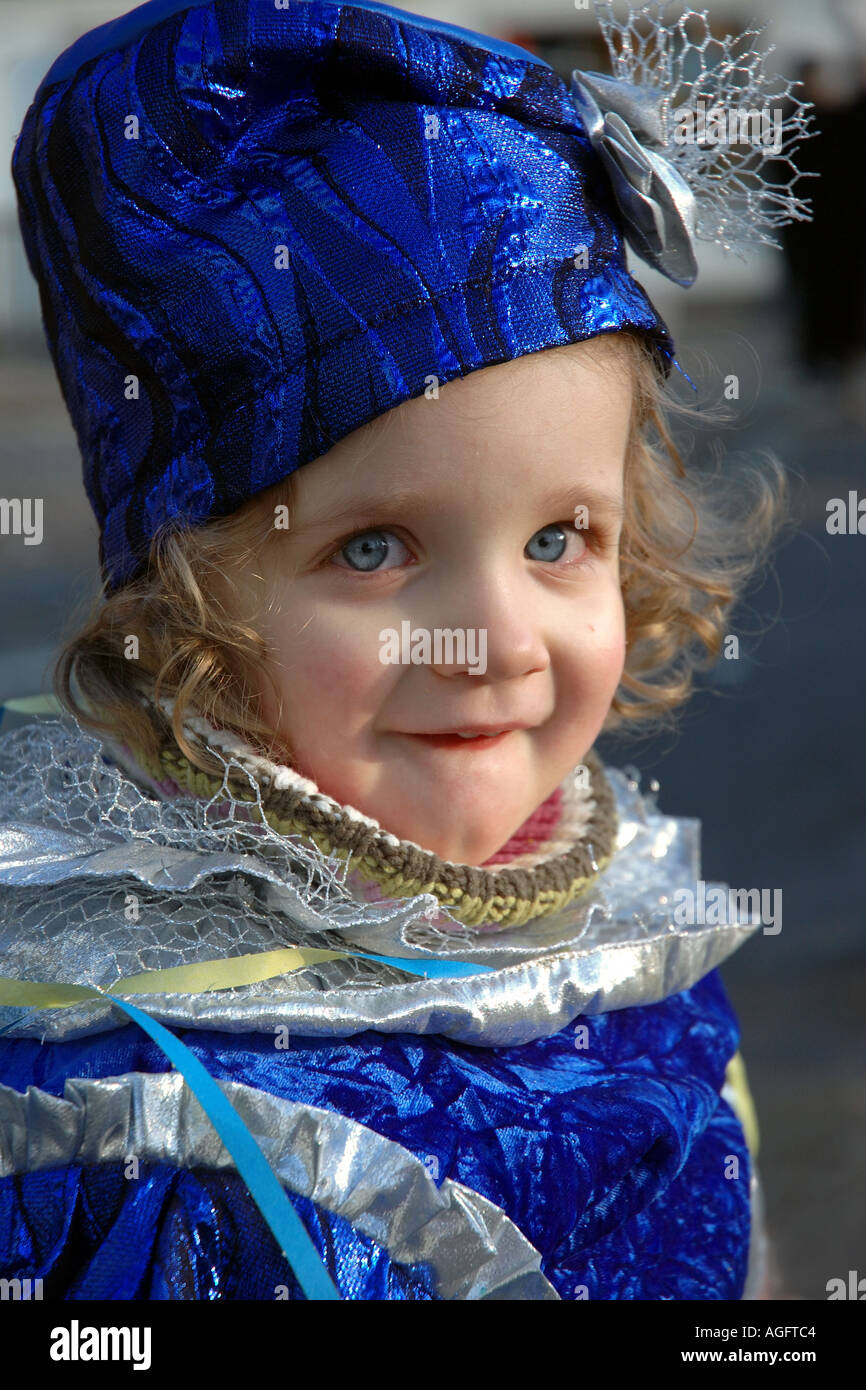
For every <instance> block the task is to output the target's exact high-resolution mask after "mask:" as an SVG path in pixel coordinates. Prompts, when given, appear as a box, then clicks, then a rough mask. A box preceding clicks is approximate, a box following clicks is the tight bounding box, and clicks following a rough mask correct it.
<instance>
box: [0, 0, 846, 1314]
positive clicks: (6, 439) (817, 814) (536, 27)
mask: <svg viewBox="0 0 866 1390" xmlns="http://www.w3.org/2000/svg"><path fill="white" fill-rule="evenodd" d="M702 3H706V0H702ZM133 8H135V7H134V6H133V5H130V4H125V3H124V0H0V20H2V24H0V142H2V148H3V149H4V150H5V151H6V154H5V156H4V160H3V167H2V168H0V496H2V497H9V496H19V497H20V496H29V497H41V498H43V499H44V527H45V530H44V539H43V542H42V544H41V545H28V546H25V545H24V544H23V542H22V539H21V538H20V537H14V536H8V537H2V538H0V702H2V701H3V700H4V699H9V698H11V697H20V696H29V695H34V694H36V693H38V692H40V691H48V690H50V688H51V661H52V656H53V653H54V652H55V650H56V647H57V643H58V641H59V640H60V638H61V637H62V636H63V635H64V634H65V633H67V632H71V631H72V630H73V629H74V627H75V625H76V623H77V621H78V620H79V619H80V618H81V617H82V616H83V614H84V612H85V611H86V609H87V606H88V604H89V601H90V600H91V598H92V596H93V595H94V594H95V593H96V592H97V590H98V570H97V564H96V554H97V531H96V525H95V522H94V520H93V517H92V515H91V512H90V510H89V507H88V505H87V502H86V499H85V496H84V491H83V488H82V485H81V478H80V459H79V456H78V452H77V446H76V442H75V437H74V434H73V431H72V427H71V425H70V422H69V418H68V416H67V414H66V411H65V407H64V405H63V402H62V399H61V396H60V392H59V388H58V385H57V382H56V379H55V377H54V373H53V368H52V366H51V362H50V359H49V356H48V352H47V348H46V345H45V340H44V337H43V333H42V326H41V321H40V311H39V303H38V297H37V293H36V288H35V284H34V282H33V280H32V278H31V276H30V273H29V270H28V267H27V264H26V261H25V257H24V252H23V248H22V245H21V240H20V234H19V230H18V224H17V214H16V208H15V198H14V190H13V186H12V180H11V175H10V172H9V159H10V158H11V153H12V146H13V143H14V140H15V137H16V135H17V132H18V130H19V127H20V124H21V121H22V119H23V116H24V113H25V111H26V109H27V106H28V105H29V103H30V101H31V99H32V97H33V95H34V93H35V90H36V88H37V86H38V84H39V82H40V81H41V79H42V77H43V76H44V74H45V73H46V71H47V70H48V68H49V67H50V65H51V63H52V62H53V60H54V58H55V57H56V56H57V55H58V54H59V53H60V52H61V51H62V50H63V49H65V48H66V47H68V46H69V44H70V43H72V42H73V41H74V40H75V39H76V38H77V37H78V36H79V35H80V34H82V33H84V32H85V31H87V30H89V29H91V28H93V27H95V26H96V25H98V24H102V23H105V22H106V21H108V20H110V19H113V18H116V17H117V16H118V15H120V14H123V13H125V12H126V11H128V10H130V9H133ZM402 8H405V9H408V10H412V11H414V12H415V13H419V14H424V15H429V16H432V17H434V18H436V19H441V20H445V21H448V22H451V23H455V24H461V25H463V26H465V27H467V28H472V29H476V30H479V31H481V32H483V33H486V34H491V35H495V36H497V37H499V38H504V39H507V40H509V41H511V42H517V43H520V44H522V45H523V46H525V47H527V48H530V49H531V50H532V51H534V52H536V53H538V54H539V55H540V56H542V57H544V58H545V59H546V60H547V61H548V62H550V63H551V64H552V65H553V66H554V67H555V68H556V69H557V71H559V72H560V73H561V75H562V76H563V77H565V78H566V79H567V78H568V77H569V75H570V72H571V70H572V68H574V67H581V68H587V69H601V70H607V67H608V64H607V61H606V52H605V49H604V46H603V44H602V42H601V40H600V38H599V37H598V33H597V27H596V23H595V19H594V17H593V15H592V11H591V6H585V5H584V3H583V0H533V4H532V5H531V6H529V5H527V4H526V3H525V0H495V3H494V0H454V2H453V3H447V4H446V3H440V0H426V3H423V4H420V5H415V4H405V5H404V6H403V7H402ZM709 9H710V14H711V18H712V22H713V30H714V33H715V34H716V35H718V36H720V37H723V36H724V35H725V34H726V33H729V32H733V31H735V30H738V29H740V28H742V27H745V26H746V25H747V24H748V23H749V21H750V20H751V19H753V18H755V17H757V18H759V19H766V20H769V21H770V23H771V32H770V35H769V37H770V39H771V40H772V41H773V42H775V44H776V46H777V55H776V63H777V66H778V69H779V71H781V72H784V73H786V74H787V75H791V76H799V77H800V78H801V79H802V81H803V82H804V86H805V95H807V96H808V97H809V98H810V99H811V100H812V101H814V102H815V103H816V107H817V115H816V124H817V126H818V128H819V130H820V132H821V133H820V135H819V136H818V137H816V138H815V139H814V140H812V141H809V142H808V144H807V145H805V146H803V147H802V151H801V154H800V157H799V160H798V163H799V166H800V167H801V168H803V169H810V170H814V171H816V172H820V174H821V178H820V179H817V180H811V181H810V183H809V186H808V187H807V186H806V185H805V184H802V185H801V186H800V191H801V192H804V193H805V194H806V195H808V196H809V197H811V198H812V199H813V204H814V211H815V219H814V222H813V223H812V224H811V225H806V224H801V225H799V226H797V227H795V228H794V229H792V231H791V232H790V233H789V234H786V236H785V240H784V250H783V252H778V251H773V250H762V251H761V252H759V253H758V254H755V255H751V256H750V259H749V261H748V263H747V264H746V263H743V262H740V261H739V260H737V259H735V258H733V257H728V256H725V254H724V253H723V252H721V251H716V250H715V248H712V247H709V248H703V249H702V255H701V272H700V275H699V277H698V280H697V283H696V285H695V287H694V288H692V289H691V290H689V291H683V290H679V289H677V287H676V286H674V285H673V284H672V283H671V282H670V281H668V280H665V279H664V278H662V277H661V276H659V275H657V274H655V273H654V272H652V271H650V270H648V269H647V268H646V267H645V266H644V265H643V264H642V263H640V262H637V263H634V266H633V268H634V272H635V274H636V276H637V278H638V279H639V280H640V281H641V282H642V283H643V284H644V285H645V287H646V289H647V291H648V292H649V294H650V296H651V297H652V298H653V300H654V301H655V303H656V304H657V306H658V307H659V309H660V310H661V312H662V314H663V315H664V316H665V317H666V319H667V321H668V323H669V324H670V326H671V328H672V330H673V332H674V336H675V338H676V339H677V342H678V349H679V354H678V355H679V361H680V363H681V365H682V367H683V368H684V370H685V371H686V372H687V373H688V374H689V375H690V376H691V377H693V378H694V380H695V381H697V382H699V383H700V389H701V396H702V399H703V400H704V401H706V402H709V403H710V404H713V403H718V404H725V403H726V402H725V401H724V397H723V390H724V382H725V378H726V377H729V376H730V375H731V374H735V375H736V376H737V377H738V378H739V383H740V398H739V400H738V401H736V402H731V403H728V405H729V409H730V410H731V411H732V421H731V424H730V425H729V426H728V427H726V428H725V430H724V431H721V432H720V431H718V429H716V430H715V431H713V430H706V431H698V432H697V433H696V434H695V435H694V438H693V439H692V441H691V446H692V452H693V458H694V461H695V466H696V467H701V466H704V464H705V463H706V462H707V461H708V460H710V459H711V458H715V457H717V455H718V451H719V448H720V447H724V449H725V450H726V451H727V454H728V455H729V456H734V455H748V454H750V453H753V452H755V451H758V450H769V451H772V452H773V453H775V454H776V455H777V456H778V457H779V458H780V459H781V460H782V461H783V462H784V463H785V464H786V466H787V468H788V470H789V473H790V475H791V481H792V487H793V494H794V512H795V517H796V521H797V526H796V530H795V532H794V534H793V535H792V536H791V537H789V538H788V540H787V541H786V543H785V544H784V545H783V546H782V547H781V548H780V549H779V550H778V552H777V555H776V557H775V563H774V567H773V569H772V570H771V571H770V572H769V573H768V574H767V575H766V576H764V578H763V579H762V581H761V582H760V583H759V584H758V585H757V586H756V587H755V588H754V589H753V591H752V592H751V593H750V595H749V596H748V600H747V602H746V603H745V604H744V605H743V607H742V609H741V611H740V612H738V613H737V614H735V615H734V617H733V620H732V622H731V628H730V630H731V632H732V633H735V634H737V635H738V636H739V638H740V657H739V660H737V661H730V660H722V661H720V663H719V666H718V667H717V668H716V670H715V671H713V672H711V673H709V674H708V675H707V676H706V677H704V678H703V679H702V681H701V684H700V689H699V692H698V694H697V695H696V696H695V698H694V699H693V701H692V702H691V704H690V705H689V706H688V708H687V711H686V713H685V714H684V715H683V717H682V719H681V723H680V728H679V732H678V733H677V734H669V735H665V736H663V737H656V738H653V739H641V740H639V741H631V740H629V741H628V742H627V743H623V742H622V741H617V742H615V741H613V740H607V741H606V742H605V743H604V745H603V746H602V752H603V753H604V754H605V756H606V758H607V761H608V762H611V763H614V764H615V765H619V766H623V765H626V764H631V765H633V766H634V767H635V768H637V769H638V770H639V772H640V774H641V778H642V782H643V784H644V785H646V784H647V783H648V782H649V781H650V780H651V779H653V778H655V779H657V780H658V782H659V784H660V792H659V796H658V800H659V805H660V807H661V809H662V810H664V811H666V812H669V813H671V814H675V815H683V816H694V817H698V818H700V820H701V821H702V823H703V843H704V861H703V872H704V877H705V879H707V880H719V881H723V882H726V883H729V884H731V885H732V886H734V887H738V888H751V887H760V888H767V889H769V890H771V891H772V890H773V889H781V890H782V893H783V905H784V906H783V912H784V917H783V929H782V931H781V933H780V934H779V935H777V936H770V935H766V936H764V935H762V934H761V933H760V932H758V933H757V934H756V935H755V936H753V937H752V939H751V940H750V941H749V942H748V943H747V944H746V946H744V947H743V948H742V949H741V950H740V951H739V952H738V954H737V955H736V956H735V957H734V958H733V959H732V960H731V961H730V962H729V963H728V964H727V965H726V966H725V967H723V971H722V974H723V977H724V979H725V981H726V984H727V986H728V989H729V991H730V994H731V996H732V999H733V1002H734V1005H735V1007H736V1009H737V1011H738V1014H739V1017H740V1022H741V1028H742V1047H743V1053H744V1056H745V1060H746V1065H747V1068H748V1073H749V1078H750V1082H751V1086H752V1090H753V1094H754V1097H755V1102H756V1106H757V1110H758V1118H759V1122H760V1126H761V1140H762V1143H761V1153H760V1157H759V1167H760V1170H761V1174H762V1178H763V1182H764V1186H765V1189H766V1201H767V1208H768V1224H769V1228H770V1233H771V1237H772V1239H773V1242H774V1246H775V1251H776V1257H777V1262H778V1266H779V1272H780V1280H781V1283H780V1286H779V1289H778V1292H779V1294H780V1296H783V1297H787V1298H792V1299H824V1298H826V1285H827V1281H828V1280H829V1279H831V1278H839V1277H841V1278H843V1279H846V1280H847V1276H848V1271H849V1270H857V1271H858V1272H859V1276H860V1277H863V1276H866V1181H864V1178H866V797H864V787H866V751H864V749H866V740H864V699H863V692H864V690H866V622H864V609H866V602H864V600H866V535H857V534H855V535H830V534H828V532H827V527H826V521H827V505H828V502H829V501H830V499H832V498H843V499H846V500H847V499H848V497H849V493H851V492H855V493H856V494H857V496H858V497H864V498H866V478H864V457H866V289H864V283H866V271H864V242H866V207H864V202H866V194H864V188H866V177H864V175H866V170H864V153H863V152H864V149H866V141H864V133H866V132H864V125H866V115H864V113H866V0H842V2H841V3H832V2H830V3H827V0H824V3H822V4H821V5H816V4H814V2H813V0H747V3H743V4H740V3H738V2H737V0H709ZM720 440H721V445H720ZM858 489H859V492H858ZM864 529H866V521H864Z"/></svg>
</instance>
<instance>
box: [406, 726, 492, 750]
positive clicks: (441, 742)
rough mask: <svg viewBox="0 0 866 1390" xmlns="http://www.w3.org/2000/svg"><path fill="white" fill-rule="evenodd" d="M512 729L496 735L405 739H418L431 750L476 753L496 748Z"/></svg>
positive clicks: (453, 734) (426, 736)
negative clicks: (446, 749) (470, 750)
mask: <svg viewBox="0 0 866 1390" xmlns="http://www.w3.org/2000/svg"><path fill="white" fill-rule="evenodd" d="M513 732H514V730H513V729H502V730H501V731H500V732H499V733H497V734H474V733H470V732H469V731H468V730H467V732H466V733H459V734H458V733H451V734H407V735H406V737H407V738H414V739H420V740H422V742H424V743H426V744H428V745H429V746H430V747H431V748H469V749H472V750H473V751H475V752H477V750H478V749H480V748H496V747H498V746H499V744H500V743H502V742H503V741H504V740H505V739H506V738H508V735H509V734H510V733H513Z"/></svg>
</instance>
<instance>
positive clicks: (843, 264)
mask: <svg viewBox="0 0 866 1390" xmlns="http://www.w3.org/2000/svg"><path fill="white" fill-rule="evenodd" d="M799 78H800V81H801V82H802V83H803V87H802V89H800V90H799V92H798V95H800V96H801V97H804V98H805V99H807V100H809V101H811V102H813V103H814V105H815V112H814V117H813V121H814V126H815V128H816V129H817V132H818V133H817V134H815V135H814V136H813V137H812V138H811V139H810V140H806V141H804V142H803V143H802V145H801V146H800V150H799V153H798V156H797V164H798V167H799V168H800V169H802V170H804V171H806V170H809V171H812V172H814V173H816V174H818V175H819V177H818V178H810V179H809V180H808V183H806V182H804V183H803V184H802V185H801V188H802V191H803V193H804V195H805V196H806V197H808V198H809V199H810V201H811V203H812V213H813V221H812V222H794V223H792V224H791V225H790V226H788V227H785V228H783V243H784V248H785V254H786V259H787V263H788V268H789V272H790V278H791V284H792V289H793V292H794V297H795V302H796V310H795V312H796V315H797V349H798V357H799V361H800V363H801V365H802V366H803V367H804V368H805V369H806V370H807V371H808V372H809V373H810V374H812V373H814V374H816V375H818V376H822V377H825V378H830V379H831V382H830V384H833V385H840V386H841V385H842V384H843V382H844V381H845V380H846V379H847V378H848V377H849V376H850V374H851V373H855V374H859V372H860V371H861V369H862V367H863V363H864V357H866V180H864V162H866V161H864V149H866V83H864V80H863V73H862V71H861V72H859V73H858V80H857V84H856V88H855V92H854V95H853V96H852V95H851V93H850V91H846V90H845V88H844V87H843V86H841V85H840V84H839V83H838V81H835V80H834V79H833V77H832V75H831V74H830V72H828V70H827V69H826V68H825V67H824V65H823V64H821V63H820V62H815V61H811V60H810V61H809V62H806V63H804V64H802V66H801V68H800V73H799Z"/></svg>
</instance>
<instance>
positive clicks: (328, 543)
mask: <svg viewBox="0 0 866 1390" xmlns="http://www.w3.org/2000/svg"><path fill="white" fill-rule="evenodd" d="M620 353H621V348H620V347H619V345H618V344H616V343H614V342H612V341H610V340H608V341H607V342H598V341H596V342H590V343H585V344H580V345H579V346H577V347H569V348H566V349H561V348H560V349H554V350H552V351H546V352H543V353H539V354H536V355H534V356H532V357H522V358H518V359H517V360H516V361H513V362H508V363H504V364H502V365H499V366H494V367H488V368H485V369H483V370H480V371H476V372H473V373H471V374H470V375H469V376H467V377H464V378H461V379H459V380H456V381H453V382H449V383H448V384H447V385H445V386H444V387H442V388H441V389H440V393H439V398H438V399H425V398H423V397H421V398H416V399H414V400H412V401H407V402H406V403H404V404H403V405H401V406H399V407H397V408H396V409H395V410H393V411H390V412H389V415H388V417H387V419H386V421H385V422H384V429H381V428H380V434H381V437H380V438H379V439H375V430H374V445H373V446H372V447H371V445H370V439H369V435H368V434H366V433H365V432H363V431H362V432H356V433H355V434H353V435H350V436H348V437H347V438H346V439H344V440H341V441H340V442H339V444H337V445H336V446H335V447H334V448H333V449H331V450H330V451H329V452H328V453H327V454H326V455H325V456H323V457H322V458H321V459H318V460H316V462H315V463H313V464H310V465H307V466H305V467H303V468H301V469H300V470H299V471H298V473H297V474H296V475H295V479H294V481H295V484H296V499H297V501H296V505H295V506H294V508H293V509H292V514H291V519H290V523H289V524H290V529H289V530H288V531H281V532H279V533H278V535H277V536H275V537H274V541H273V545H272V547H269V548H268V550H267V552H266V554H267V556H268V559H267V560H266V566H267V568H266V571H265V578H266V579H267V580H268V581H269V583H271V584H272V586H273V591H274V594H275V596H276V599H277V603H276V605H275V607H274V611H273V612H271V613H270V614H269V615H268V616H267V619H266V624H267V626H266V629H265V634H264V635H265V636H266V637H267V638H268V639H269V640H270V641H271V643H272V644H273V647H274V651H275V667H274V670H275V675H276V679H277V685H278V688H279V690H280V692H281V694H282V697H283V714H282V718H281V719H278V718H277V710H276V708H275V707H274V706H273V704H272V702H271V700H270V699H269V697H265V710H266V713H267V716H268V718H269V719H270V720H271V722H272V723H273V726H274V728H275V730H277V732H278V735H279V738H280V741H281V742H282V743H284V745H285V747H286V748H287V749H288V750H290V752H291V761H292V764H293V765H294V766H295V767H297V768H298V770H299V771H301V772H302V773H303V774H304V775H306V776H307V777H310V778H312V780H313V781H315V782H316V783H317V784H318V786H319V787H320V788H321V790H322V791H324V792H325V793H327V794H328V795H330V796H332V797H334V798H335V799H336V800H337V801H340V802H342V803H348V804H349V805H351V806H354V807H356V808H357V809H358V810H360V811H362V812H364V814H365V815H368V816H372V817H374V818H375V819H376V820H377V821H378V822H379V823H380V825H381V826H382V827H383V829H385V830H388V831H391V832H392V833H393V834H395V835H397V836H398V837H400V838H401V839H408V840H412V841H414V842H415V843H416V844H418V845H420V846H422V848H424V849H427V850H432V851H434V852H435V853H437V854H439V855H440V857H442V858H443V859H449V860H452V861H456V862H459V863H468V864H481V863H483V862H484V861H485V860H486V859H488V858H489V857H490V856H491V855H492V854H494V853H495V852H496V851H497V850H498V849H500V848H501V847H502V845H503V844H504V843H505V842H506V841H507V840H508V839H509V838H510V836H511V835H512V834H513V833H514V831H515V830H517V829H518V827H519V826H520V825H521V824H522V823H523V821H524V820H526V818H527V817H528V816H529V815H530V814H531V813H532V811H534V810H535V808H536V807H537V806H539V805H540V803H541V802H542V801H544V800H545V799H546V798H547V797H548V796H549V795H550V793H551V792H552V791H553V790H554V788H555V787H556V786H557V785H558V784H559V783H560V782H561V781H562V780H563V778H564V777H565V776H566V774H567V773H568V772H569V771H570V770H571V769H572V768H573V767H574V766H575V765H576V764H578V763H579V762H580V761H581V760H582V759H583V757H584V755H585V754H586V752H587V751H588V749H589V748H590V747H591V746H592V744H593V742H594V741H595V739H596V737H597V735H598V733H599V730H600V729H601V726H602V724H603V722H604V719H605V716H606V714H607V712H608V709H609V707H610V703H611V700H612V698H613V696H614V694H615V692H616V688H617V686H618V684H619V680H620V677H621V674H622V670H623V664H624V659H625V636H624V627H625V623H624V612H623V602H622V596H621V592H620V578H619V556H618V542H619V534H620V530H621V524H622V516H621V508H622V500H623V467H624V460H625V453H626V447H627V443H628V434H629V421H630V408H631V394H632V385H631V379H630V374H629V371H628V368H627V366H626V364H625V362H624V361H623V360H622V358H621V356H620ZM377 424H378V422H377ZM410 492H411V496H408V495H404V494H408V493H410ZM579 506H586V508H587V509H588V525H585V527H584V528H582V529H579V528H578V527H576V526H575V508H576V507H579ZM577 519H578V522H580V521H581V520H582V518H581V516H580V514H578V518H577ZM404 623H407V624H408V625H409V627H408V628H407V629H404V628H403V627H402V626H401V625H402V624H404ZM449 628H450V629H452V630H458V631H459V630H461V629H462V630H463V632H464V634H465V638H466V641H467V648H466V654H465V657H464V653H463V652H461V651H460V649H459V647H458V646H455V647H454V648H452V649H451V650H449V648H448V647H447V646H446V645H444V642H445V640H447V639H442V645H441V646H440V648H439V650H438V651H437V649H436V645H435V641H434V638H435V632H436V629H440V630H442V629H449ZM389 629H391V630H394V631H395V632H396V634H397V640H396V641H393V642H392V644H391V647H390V650H389V648H388V647H387V645H386V644H387V640H388V639H387V630H389ZM404 630H405V631H407V632H409V633H411V634H412V637H411V638H410V641H409V642H408V643H407V644H406V647H407V648H408V651H409V652H411V650H412V646H413V643H414V645H415V650H416V651H420V652H421V654H422V656H428V657H429V659H428V660H427V661H426V663H424V664H411V663H406V661H405V657H403V651H401V640H400V639H401V638H402V634H403V632H404ZM421 632H426V633H427V634H428V638H429V643H430V650H429V653H424V651H423V646H422V645H420V643H419V641H418V634H419V633H421ZM485 641H486V653H485V650H484V643H485ZM403 650H406V648H404V649H403ZM395 655H396V657H397V664H394V662H393V657H394V656H395ZM386 656H390V657H391V658H392V660H391V661H387V660H385V659H383V658H384V657H386ZM485 656H486V662H485ZM401 657H403V660H402V661H401V660H400V659H401ZM473 670H474V673H473ZM473 728H486V729H492V730H500V729H508V730H510V732H506V733H504V734H503V735H502V736H501V737H498V738H496V739H490V740H487V739H485V738H478V739H474V740H464V739H460V738H457V737H451V738H450V739H443V738H441V737H440V738H438V739H437V738H435V737H433V736H434V735H442V734H445V733H451V734H453V731H455V730H467V729H473Z"/></svg>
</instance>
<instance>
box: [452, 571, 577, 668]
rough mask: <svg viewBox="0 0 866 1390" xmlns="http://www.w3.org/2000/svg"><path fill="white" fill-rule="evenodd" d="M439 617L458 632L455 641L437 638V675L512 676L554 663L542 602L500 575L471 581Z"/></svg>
mask: <svg viewBox="0 0 866 1390" xmlns="http://www.w3.org/2000/svg"><path fill="white" fill-rule="evenodd" d="M437 622H438V623H439V624H440V630H441V631H443V632H445V631H447V630H448V629H451V631H452V633H453V634H454V635H453V637H452V639H451V642H450V644H449V642H448V641H447V640H446V639H445V638H444V637H443V638H442V639H441V640H440V642H439V643H438V645H437V644H436V643H435V642H433V653H434V660H433V662H432V666H433V670H434V671H436V673H437V674H438V675H442V676H454V675H462V674H467V673H468V674H472V675H473V676H475V677H480V676H485V677H486V678H487V679H488V680H500V681H501V680H512V679H513V678H514V677H516V676H523V675H528V674H530V673H531V672H534V671H543V670H546V668H547V667H548V666H549V664H550V654H549V652H548V648H547V643H546V641H545V639H544V634H543V630H542V625H541V622H540V615H539V612H538V606H537V603H536V604H533V603H532V602H530V601H529V600H528V598H526V597H523V596H522V595H520V594H519V593H518V592H515V590H514V589H512V588H510V587H508V586H506V585H504V584H503V583H502V582H501V580H500V581H497V580H495V579H493V580H490V581H487V582H485V581H480V580H478V579H477V578H475V579H474V580H470V581H468V582H467V584H466V586H465V587H464V588H463V589H461V591H460V593H459V595H458V596H455V601H454V602H453V603H449V604H445V605H444V609H443V610H439V612H438V615H437ZM433 636H435V633H434V634H431V638H432V637H433Z"/></svg>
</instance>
